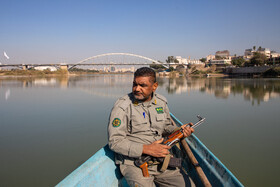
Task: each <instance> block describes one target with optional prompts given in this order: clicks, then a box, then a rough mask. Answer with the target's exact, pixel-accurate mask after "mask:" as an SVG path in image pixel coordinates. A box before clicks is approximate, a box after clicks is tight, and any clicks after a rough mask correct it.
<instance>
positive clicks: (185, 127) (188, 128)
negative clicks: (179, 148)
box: [181, 123, 194, 138]
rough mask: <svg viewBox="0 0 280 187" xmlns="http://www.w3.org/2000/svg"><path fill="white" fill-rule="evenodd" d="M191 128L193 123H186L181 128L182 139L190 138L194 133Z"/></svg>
mask: <svg viewBox="0 0 280 187" xmlns="http://www.w3.org/2000/svg"><path fill="white" fill-rule="evenodd" d="M191 126H193V123H187V124H185V125H182V126H181V128H182V129H183V134H184V138H186V137H188V136H190V135H191V134H192V133H193V132H194V129H193V128H192V127H191Z"/></svg>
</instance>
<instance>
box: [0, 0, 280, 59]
mask: <svg viewBox="0 0 280 187" xmlns="http://www.w3.org/2000/svg"><path fill="white" fill-rule="evenodd" d="M0 4H1V6H0V62H1V63H2V64H7V63H11V64H18V63H25V64H28V63H29V64H30V63H61V62H65V63H76V62H79V61H81V60H83V59H86V58H88V57H92V56H95V55H100V54H104V53H120V52H122V53H132V54H137V55H142V56H145V57H149V58H152V59H155V60H161V61H165V60H166V59H167V57H168V56H182V57H184V58H185V57H190V58H191V59H200V58H204V57H206V56H207V55H210V54H215V52H216V51H220V50H229V51H230V54H231V55H234V54H236V55H243V54H244V50H245V49H249V48H252V47H253V46H256V47H257V48H258V47H259V46H261V47H265V48H269V49H271V50H274V51H276V52H280V24H279V18H280V11H279V8H280V1H275V0H266V1H263V0H262V1H260V0H79V1H78V0H76V1H74V0H48V1H46V0H0ZM4 51H5V52H6V53H7V55H8V56H9V57H10V59H7V58H5V56H4V55H3V53H4Z"/></svg>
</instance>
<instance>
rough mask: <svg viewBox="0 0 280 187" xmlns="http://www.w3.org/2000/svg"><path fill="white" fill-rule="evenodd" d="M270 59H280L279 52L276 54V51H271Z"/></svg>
mask: <svg viewBox="0 0 280 187" xmlns="http://www.w3.org/2000/svg"><path fill="white" fill-rule="evenodd" d="M270 57H271V58H278V57H280V53H277V52H275V51H271V53H270Z"/></svg>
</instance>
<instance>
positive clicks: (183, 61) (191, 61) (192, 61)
mask: <svg viewBox="0 0 280 187" xmlns="http://www.w3.org/2000/svg"><path fill="white" fill-rule="evenodd" d="M175 58H176V60H178V62H179V64H185V65H188V64H203V63H202V62H201V61H200V60H196V59H190V58H189V59H187V58H182V57H181V56H176V57H175Z"/></svg>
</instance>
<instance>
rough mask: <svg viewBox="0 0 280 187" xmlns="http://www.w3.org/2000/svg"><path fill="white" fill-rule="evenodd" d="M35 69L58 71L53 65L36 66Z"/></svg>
mask: <svg viewBox="0 0 280 187" xmlns="http://www.w3.org/2000/svg"><path fill="white" fill-rule="evenodd" d="M34 69H35V70H38V71H44V70H50V71H57V68H56V67H53V66H37V67H34Z"/></svg>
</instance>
